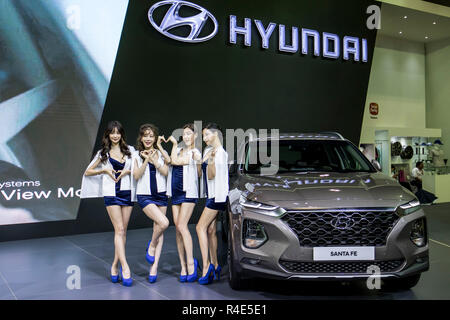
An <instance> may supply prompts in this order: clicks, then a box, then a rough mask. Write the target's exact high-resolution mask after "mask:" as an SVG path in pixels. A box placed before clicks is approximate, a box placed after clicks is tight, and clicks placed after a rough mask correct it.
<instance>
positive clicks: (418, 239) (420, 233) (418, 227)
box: [410, 218, 427, 247]
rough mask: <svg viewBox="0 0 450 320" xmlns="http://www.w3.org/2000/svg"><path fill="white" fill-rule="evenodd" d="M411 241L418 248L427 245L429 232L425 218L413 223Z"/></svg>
mask: <svg viewBox="0 0 450 320" xmlns="http://www.w3.org/2000/svg"><path fill="white" fill-rule="evenodd" d="M410 239H411V241H412V242H413V243H414V244H415V245H416V246H418V247H423V246H425V245H426V244H427V230H426V224H425V219H424V218H421V219H417V220H416V221H414V222H413V225H412V229H411V235H410Z"/></svg>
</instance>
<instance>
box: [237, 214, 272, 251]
mask: <svg viewBox="0 0 450 320" xmlns="http://www.w3.org/2000/svg"><path fill="white" fill-rule="evenodd" d="M242 232H243V239H244V246H245V247H247V248H250V249H256V248H259V247H261V246H262V245H263V244H264V243H265V242H266V241H267V234H266V232H265V231H264V226H263V225H262V224H260V223H258V222H256V221H254V220H248V219H246V220H244V228H243V231H242Z"/></svg>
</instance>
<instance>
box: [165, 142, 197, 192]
mask: <svg viewBox="0 0 450 320" xmlns="http://www.w3.org/2000/svg"><path fill="white" fill-rule="evenodd" d="M181 149H182V148H181V147H178V148H177V154H178V153H180V151H181ZM193 153H197V154H198V155H199V156H201V153H200V151H198V149H197V148H194V149H191V150H189V151H188V155H189V164H185V165H184V166H183V191H185V192H186V198H198V173H197V164H196V163H195V160H194V159H192V154H193ZM167 195H168V196H169V197H171V196H172V166H169V174H168V175H167Z"/></svg>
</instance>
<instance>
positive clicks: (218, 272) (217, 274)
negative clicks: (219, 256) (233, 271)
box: [214, 265, 222, 281]
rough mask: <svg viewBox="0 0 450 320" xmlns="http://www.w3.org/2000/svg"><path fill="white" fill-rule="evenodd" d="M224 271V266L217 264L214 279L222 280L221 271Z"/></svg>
mask: <svg viewBox="0 0 450 320" xmlns="http://www.w3.org/2000/svg"><path fill="white" fill-rule="evenodd" d="M221 272H222V267H221V266H220V265H217V268H216V270H215V271H214V280H216V281H220V273H221Z"/></svg>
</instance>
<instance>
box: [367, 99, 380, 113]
mask: <svg viewBox="0 0 450 320" xmlns="http://www.w3.org/2000/svg"><path fill="white" fill-rule="evenodd" d="M369 110H370V114H371V115H373V116H376V115H378V111H379V107H378V103H375V102H372V103H371V104H370V106H369Z"/></svg>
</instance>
